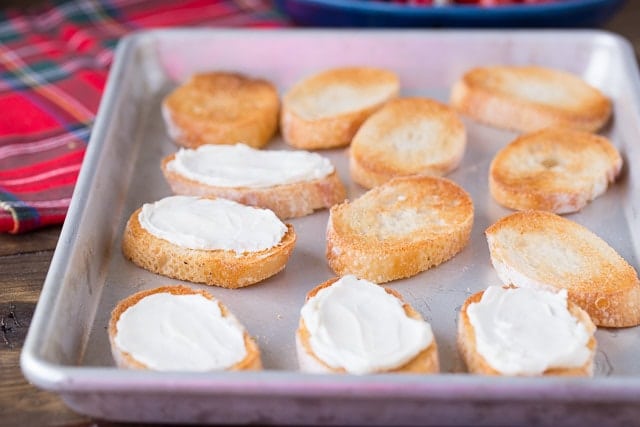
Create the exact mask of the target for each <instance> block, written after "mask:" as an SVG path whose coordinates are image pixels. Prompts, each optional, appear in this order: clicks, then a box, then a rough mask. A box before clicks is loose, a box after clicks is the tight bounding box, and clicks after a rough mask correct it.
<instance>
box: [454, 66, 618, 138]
mask: <svg viewBox="0 0 640 427" xmlns="http://www.w3.org/2000/svg"><path fill="white" fill-rule="evenodd" d="M451 105H452V106H453V108H455V109H456V110H457V111H459V112H460V113H462V114H465V115H467V116H469V117H471V118H473V119H475V120H478V121H480V122H482V123H486V124H488V125H491V126H495V127H499V128H506V129H512V130H515V131H520V132H532V131H535V130H539V129H542V128H545V127H548V126H554V125H555V126H563V127H568V128H572V129H577V130H584V131H588V132H595V131H597V130H598V129H600V128H602V127H603V126H604V125H605V124H606V123H607V121H608V120H609V117H610V115H611V101H610V100H609V99H608V98H607V97H606V96H604V95H603V94H602V93H601V92H600V91H599V90H598V89H596V88H594V87H593V86H590V85H589V84H587V83H586V82H585V81H584V80H582V79H581V78H579V77H577V76H575V75H573V74H570V73H567V72H564V71H559V70H554V69H550V68H544V67H539V66H506V65H502V66H487V67H478V68H474V69H472V70H469V71H468V72H466V73H465V74H464V75H463V76H462V77H461V78H460V79H459V80H458V81H457V82H456V83H455V84H454V86H453V88H452V91H451Z"/></svg>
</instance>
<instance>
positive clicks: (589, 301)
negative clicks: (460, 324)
mask: <svg viewBox="0 0 640 427" xmlns="http://www.w3.org/2000/svg"><path fill="white" fill-rule="evenodd" d="M486 236H487V242H488V244H489V251H490V254H491V262H492V263H493V266H494V267H495V269H496V271H497V273H498V276H499V277H500V279H501V280H502V282H503V283H505V284H513V285H515V286H518V287H538V288H544V289H550V290H556V291H558V290H560V289H566V290H567V292H568V298H569V300H570V301H572V302H574V303H575V304H577V305H578V306H580V307H581V308H582V309H584V310H585V311H586V312H587V313H588V314H589V316H591V319H592V320H593V322H594V323H595V324H596V325H598V326H604V327H626V326H635V325H638V324H640V282H639V281H638V276H637V273H636V271H635V270H634V268H633V267H632V266H631V265H629V263H627V262H626V261H625V260H624V259H623V258H622V257H621V256H620V255H619V254H618V253H617V252H616V251H615V250H614V249H613V248H612V247H611V246H609V245H608V244H607V243H606V242H605V241H604V240H602V239H601V238H599V237H598V236H596V235H595V234H594V233H592V232H591V231H589V230H588V229H587V228H585V227H583V226H582V225H580V224H578V223H576V222H573V221H570V220H568V219H566V218H563V217H560V216H558V215H555V214H553V213H550V212H544V211H524V212H516V213H514V214H511V215H509V216H506V217H504V218H502V219H500V220H499V221H497V222H496V223H495V224H493V225H491V226H490V227H489V228H487V230H486Z"/></svg>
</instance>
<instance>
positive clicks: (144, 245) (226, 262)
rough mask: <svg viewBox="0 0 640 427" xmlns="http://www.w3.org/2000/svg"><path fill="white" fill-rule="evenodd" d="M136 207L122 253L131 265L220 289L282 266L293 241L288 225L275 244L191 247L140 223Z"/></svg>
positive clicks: (258, 278) (261, 277) (263, 276)
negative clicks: (248, 248) (244, 248)
mask: <svg viewBox="0 0 640 427" xmlns="http://www.w3.org/2000/svg"><path fill="white" fill-rule="evenodd" d="M141 210H142V208H140V209H137V210H136V211H135V212H134V213H133V214H132V215H131V217H130V218H129V221H127V225H126V227H125V230H124V236H123V239H122V252H123V254H124V256H125V257H126V258H127V259H129V260H131V261H132V262H133V263H134V264H136V265H138V266H139V267H142V268H144V269H146V270H149V271H151V272H153V273H156V274H161V275H163V276H167V277H172V278H174V279H179V280H185V281H189V282H194V283H204V284H206V285H215V286H220V287H223V288H240V287H244V286H249V285H253V284H255V283H258V282H260V281H262V280H264V279H267V278H268V277H271V276H273V275H275V274H276V273H278V272H280V271H281V270H282V269H284V267H285V265H286V263H287V261H288V259H289V256H290V255H291V252H292V251H293V248H294V246H295V243H296V234H295V231H294V229H293V226H292V225H291V224H287V232H286V233H285V235H284V236H283V237H282V239H281V240H280V243H278V244H277V245H276V246H273V247H271V248H268V249H265V250H262V251H258V252H244V253H241V254H236V252H234V251H231V250H222V249H219V250H204V249H190V248H187V247H183V246H179V245H176V244H173V243H171V242H169V241H168V240H165V239H162V238H160V237H157V236H155V235H154V234H152V233H150V232H149V231H147V230H146V229H145V228H143V227H142V226H141V225H140V221H139V219H138V215H139V214H140V211H141Z"/></svg>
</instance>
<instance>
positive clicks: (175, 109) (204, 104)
mask: <svg viewBox="0 0 640 427" xmlns="http://www.w3.org/2000/svg"><path fill="white" fill-rule="evenodd" d="M279 109H280V100H279V98H278V92H277V91H276V89H275V87H274V86H273V85H272V84H271V83H269V82H268V81H266V80H262V79H254V78H251V77H247V76H244V75H241V74H238V73H229V72H210V73H201V74H195V75H193V76H192V77H191V78H190V79H189V80H188V81H187V82H186V83H184V84H182V85H181V86H179V87H178V88H176V89H175V90H174V91H173V92H171V93H170V94H169V95H168V96H167V97H166V98H165V99H164V101H163V102H162V114H163V117H164V119H165V123H166V125H167V131H168V132H169V136H171V138H172V139H173V140H175V141H176V142H177V143H178V144H179V145H182V146H184V147H190V148H194V147H198V146H200V145H202V144H236V143H238V142H243V143H245V144H247V145H250V146H252V147H255V148H260V147H263V146H264V145H265V144H266V143H267V142H269V140H270V139H271V137H272V136H273V135H274V133H275V132H276V130H277V127H278V113H279Z"/></svg>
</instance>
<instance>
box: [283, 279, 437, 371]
mask: <svg viewBox="0 0 640 427" xmlns="http://www.w3.org/2000/svg"><path fill="white" fill-rule="evenodd" d="M305 318H306V319H307V322H308V323H305ZM359 343H361V344H362V345H358V344H359ZM296 349H297V354H298V363H299V365H300V369H301V370H302V371H305V372H313V373H349V374H371V373H419V374H431V373H437V372H439V361H438V347H437V344H436V340H435V338H434V337H433V332H432V331H431V327H430V325H429V324H428V323H427V322H425V321H424V320H423V319H422V316H421V315H420V313H418V312H417V311H416V310H415V309H414V308H413V307H411V305H409V304H408V303H406V302H404V301H403V299H402V297H401V296H400V294H399V293H397V292H396V291H393V290H391V289H385V288H383V287H381V286H378V285H376V284H374V283H371V282H368V281H366V280H358V279H357V278H355V277H354V276H346V277H342V278H333V279H330V280H327V281H326V282H324V283H322V284H320V285H318V286H316V287H315V288H313V289H312V290H311V291H310V292H309V293H308V294H307V298H306V302H305V305H304V306H303V308H302V310H301V316H300V322H299V324H298V329H297V331H296Z"/></svg>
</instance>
